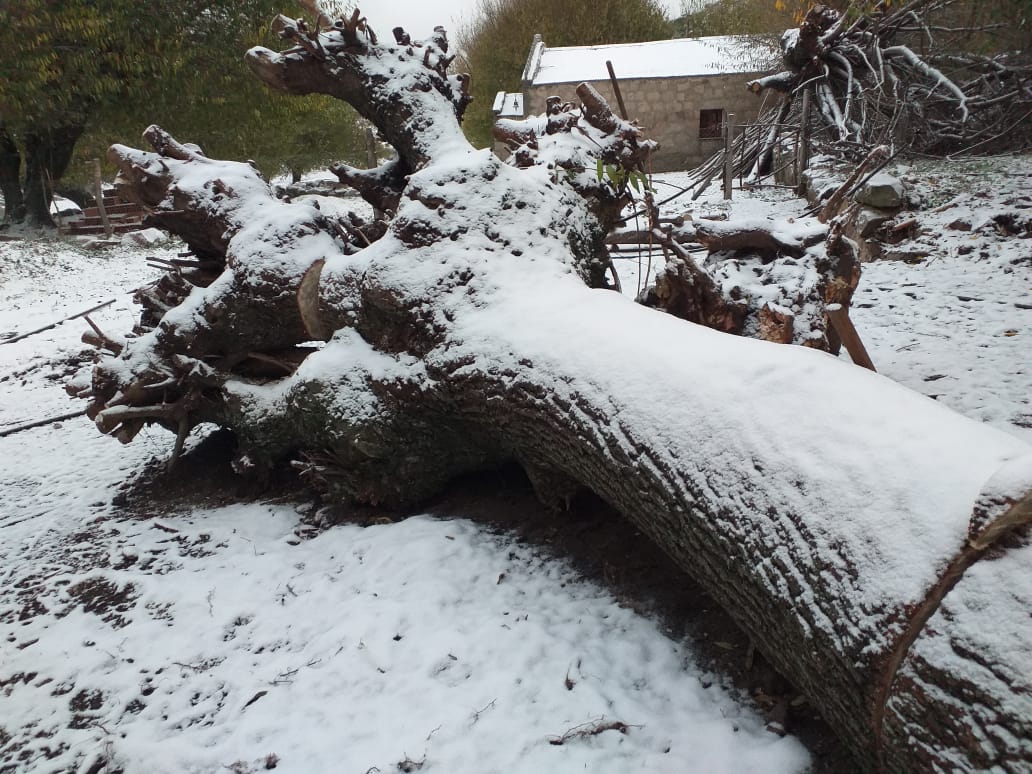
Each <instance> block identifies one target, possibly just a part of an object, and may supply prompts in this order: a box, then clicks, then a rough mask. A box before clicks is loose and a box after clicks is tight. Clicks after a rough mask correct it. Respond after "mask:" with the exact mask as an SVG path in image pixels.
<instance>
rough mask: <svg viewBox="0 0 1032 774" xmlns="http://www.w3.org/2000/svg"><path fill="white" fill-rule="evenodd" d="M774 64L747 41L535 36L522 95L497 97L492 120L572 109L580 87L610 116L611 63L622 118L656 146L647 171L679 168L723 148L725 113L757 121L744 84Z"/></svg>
mask: <svg viewBox="0 0 1032 774" xmlns="http://www.w3.org/2000/svg"><path fill="white" fill-rule="evenodd" d="M776 61H777V52H776V48H774V49H772V47H771V45H770V44H769V42H768V41H767V40H766V39H765V38H762V37H758V36H750V35H724V36H717V37H707V38H675V39H673V40H656V41H652V42H648V43H623V44H618V45H608V46H569V47H556V48H550V47H548V46H547V45H546V44H545V42H544V41H543V40H542V39H541V36H540V35H535V36H534V42H533V44H532V45H531V47H530V54H529V55H528V57H527V64H526V67H525V68H524V71H523V91H522V94H512V93H506V92H499V94H498V97H496V99H495V108H496V111H495V114H496V115H498V116H503V115H504V116H505V117H508V118H516V117H523V116H527V115H536V114H538V113H543V112H544V110H545V100H546V99H547V98H548V97H550V96H552V95H555V96H559V97H561V98H562V99H563V100H570V101H572V102H575V103H576V101H577V97H576V88H577V86H578V85H579V84H580V83H582V82H584V81H587V82H589V83H591V84H592V85H593V86H594V87H595V88H596V89H598V91H599V92H600V93H601V94H602V96H604V97H605V98H606V99H607V100H609V103H610V105H612V107H613V110H614V111H617V110H618V108H617V101H616V99H615V96H614V94H613V88H612V84H611V82H610V79H609V71H608V69H607V67H606V62H612V65H613V71H614V73H615V74H616V78H617V81H618V83H619V86H620V93H621V95H622V96H623V101H624V104H625V105H626V107H627V113H628V117H629V118H631V119H633V120H636V121H637V122H638V124H639V125H640V126H642V127H643V128H644V130H645V132H646V134H647V136H648V137H650V138H651V139H653V140H657V141H658V142H659V144H660V148H659V150H658V151H657V152H656V153H655V154H654V155H653V158H652V171H653V172H664V171H669V170H674V169H685V168H690V167H694V166H696V165H697V164H699V163H701V162H702V161H704V160H705V159H707V158H708V157H709V156H711V155H712V154H713V153H714V152H715V151H717V150H719V149H720V148H721V147H722V145H721V142H722V127H723V124H724V121H725V117H726V115H727V114H728V113H734V115H735V124H736V125H741V124H744V123H749V122H750V121H753V120H755V119H756V116H757V115H758V114H759V111H760V106H761V104H762V102H763V99H762V97H761V96H758V95H756V94H754V93H753V92H751V91H749V90H748V89H747V88H746V83H747V82H748V81H750V80H753V79H754V78H757V77H760V76H761V75H765V74H767V73H769V72H771V71H772V69H773V68H772V65H773V64H774V63H776ZM517 110H519V111H520V113H519V115H515V113H516V111H517Z"/></svg>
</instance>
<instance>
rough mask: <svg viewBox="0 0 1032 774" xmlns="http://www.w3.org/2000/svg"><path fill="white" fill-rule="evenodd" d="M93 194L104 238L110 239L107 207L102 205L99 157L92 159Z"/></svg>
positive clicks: (102, 189)
mask: <svg viewBox="0 0 1032 774" xmlns="http://www.w3.org/2000/svg"><path fill="white" fill-rule="evenodd" d="M93 195H94V197H96V199H97V212H98V213H99V214H100V222H101V224H103V226H104V238H105V239H111V235H112V234H113V233H114V231H113V229H112V228H111V221H110V220H109V219H108V215H107V209H106V208H105V207H104V184H103V181H102V178H101V174H100V159H93Z"/></svg>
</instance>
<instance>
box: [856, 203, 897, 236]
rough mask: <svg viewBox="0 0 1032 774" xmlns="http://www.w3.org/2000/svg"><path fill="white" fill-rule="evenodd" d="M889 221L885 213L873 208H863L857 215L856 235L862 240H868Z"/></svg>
mask: <svg viewBox="0 0 1032 774" xmlns="http://www.w3.org/2000/svg"><path fill="white" fill-rule="evenodd" d="M888 221H889V216H888V215H886V214H885V213H884V212H883V211H881V210H876V209H872V208H871V207H861V208H860V209H859V210H858V211H857V213H856V215H855V222H856V227H855V231H856V234H857V236H859V237H860V238H861V239H867V238H869V237H871V236H873V235H874V233H875V232H876V231H877V230H878V229H879V228H881V227H882V226H883V225H884V224H885V223H887V222H888Z"/></svg>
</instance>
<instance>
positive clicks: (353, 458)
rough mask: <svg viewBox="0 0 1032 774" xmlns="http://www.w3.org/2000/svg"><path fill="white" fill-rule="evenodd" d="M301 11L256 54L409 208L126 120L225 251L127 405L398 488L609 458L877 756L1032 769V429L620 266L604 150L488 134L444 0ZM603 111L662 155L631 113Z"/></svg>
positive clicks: (152, 173) (118, 158)
mask: <svg viewBox="0 0 1032 774" xmlns="http://www.w3.org/2000/svg"><path fill="white" fill-rule="evenodd" d="M278 28H279V29H280V31H281V34H282V35H283V36H284V37H285V38H287V39H289V40H292V41H294V42H295V44H296V45H295V47H294V48H292V49H290V50H288V51H286V52H284V53H275V52H272V51H268V50H265V49H255V50H253V51H252V52H251V53H250V54H249V59H250V61H251V62H252V63H253V65H254V66H255V69H256V71H257V72H258V73H259V75H261V77H263V78H265V79H266V80H267V81H269V82H271V83H273V84H275V85H276V86H278V87H280V88H283V89H285V90H288V91H292V92H297V93H308V92H312V91H324V92H327V93H331V94H334V95H336V96H339V97H341V98H344V99H347V100H348V101H350V102H352V103H353V104H355V105H356V106H357V107H358V108H359V110H360V112H362V113H363V114H364V115H366V116H367V117H369V118H370V120H372V121H374V122H375V123H376V124H377V126H378V128H379V130H380V132H381V134H382V135H383V136H384V137H386V138H387V139H388V140H389V141H390V142H391V143H392V144H394V146H395V148H396V149H397V150H398V153H399V163H400V164H403V165H404V168H405V170H406V171H405V174H404V175H401V174H395V172H396V170H395V172H391V171H390V170H382V173H380V174H374V177H375V178H376V179H377V180H378V183H377V185H376V186H373V187H371V188H370V190H374V189H375V190H378V191H382V190H384V188H385V187H386V188H387V189H390V188H392V187H393V188H394V189H395V190H396V191H397V193H398V196H397V204H396V210H395V211H394V212H393V213H388V217H389V222H387V223H386V224H385V226H384V229H383V233H382V235H380V236H379V237H378V238H371V239H369V240H368V244H366V243H364V242H363V239H362V237H361V236H358V235H356V233H355V224H354V223H353V222H347V223H343V222H341V221H339V220H336V219H333V218H330V217H328V216H326V215H324V214H323V213H321V212H320V211H319V210H318V209H316V208H315V207H314V206H313V205H311V204H307V203H287V202H283V201H279V200H277V199H276V198H275V196H274V195H273V193H272V191H271V189H270V187H269V186H268V184H267V183H266V182H265V181H264V180H262V178H261V177H260V176H259V174H258V173H257V172H256V171H255V170H254V169H253V168H252V167H250V166H249V165H247V164H239V163H231V162H223V161H216V160H213V159H209V158H207V157H205V156H204V155H203V154H201V153H200V152H198V151H197V150H196V149H193V148H190V147H189V146H186V145H182V144H180V143H177V142H175V141H174V140H173V139H172V138H170V137H169V136H168V135H167V134H166V133H164V132H162V131H160V130H158V129H156V128H152V129H151V130H149V131H148V133H147V138H148V140H149V142H150V143H151V145H152V146H153V147H154V151H153V152H150V151H147V152H145V151H139V150H133V149H130V148H126V147H123V146H116V147H115V148H113V149H112V152H111V155H112V158H113V159H114V161H115V162H116V163H118V165H119V167H120V169H121V171H122V176H123V186H124V187H125V188H126V189H127V190H129V191H131V192H134V194H135V198H137V199H138V200H140V201H142V202H143V203H145V204H146V205H148V207H150V208H151V210H152V212H153V217H154V218H155V219H156V220H158V221H160V222H161V223H162V224H163V225H165V226H166V227H167V228H169V229H171V230H172V231H177V232H179V233H183V232H185V233H189V234H201V235H202V236H197V237H196V238H195V239H194V240H193V241H192V242H191V244H194V245H195V246H196V248H197V249H198V250H199V252H201V253H203V254H204V255H205V256H206V258H205V261H204V267H203V271H202V268H189V269H187V270H184V271H182V272H180V273H179V274H180V277H179V279H178V280H177V282H178V284H177V285H176V288H175V292H170V293H169V294H168V295H166V296H163V298H165V299H166V300H167V305H168V306H169V308H168V310H167V311H166V312H165V313H164V314H163V316H162V317H161V319H160V321H159V322H157V324H156V325H153V326H150V325H147V324H143V325H141V327H140V329H139V331H138V334H139V335H137V336H136V337H134V338H130V339H128V340H127V341H126V343H125V346H124V348H123V349H122V350H121V352H120V354H118V355H117V356H110V357H106V358H104V359H103V360H102V361H101V362H100V363H99V364H98V365H97V366H96V367H95V369H94V370H93V372H92V380H91V385H90V387H89V390H87V392H88V393H89V399H90V406H89V413H90V416H91V417H93V418H94V419H95V421H96V423H97V425H98V427H99V428H100V429H101V430H102V431H104V432H109V433H113V434H116V435H118V436H119V437H120V438H121V439H122V440H125V441H128V440H131V439H132V437H133V436H134V435H135V433H136V432H137V431H138V429H139V427H140V426H142V424H143V423H146V422H153V423H157V424H160V425H163V426H165V427H168V428H169V429H171V430H173V431H174V432H176V433H177V434H178V436H179V438H180V441H181V440H182V438H183V437H185V434H186V432H188V431H189V429H190V428H191V427H192V426H194V425H196V424H198V423H200V422H215V423H217V424H219V425H222V426H224V427H228V428H230V429H232V430H233V431H234V432H235V434H236V436H237V438H238V440H239V457H238V460H237V466H238V467H239V468H240V469H241V470H254V469H259V470H260V469H262V468H265V467H267V466H270V465H273V464H275V463H277V462H279V461H282V460H286V459H293V460H296V461H297V463H298V464H299V465H300V466H301V467H302V469H303V471H304V473H305V474H306V475H307V476H308V477H309V478H310V479H311V480H312V481H314V482H316V483H318V484H320V485H321V486H323V487H324V489H325V490H326V491H327V493H328V494H331V495H335V496H338V497H345V498H350V499H354V500H359V501H363V502H370V503H386V504H400V503H406V502H412V501H415V500H418V499H421V498H423V497H426V496H428V495H430V494H431V493H433V492H435V491H436V490H438V489H439V488H440V487H441V486H442V485H443V484H444V483H445V482H446V481H448V480H449V479H451V478H452V477H454V476H456V475H458V474H460V473H463V472H465V471H470V470H476V469H481V468H484V467H486V466H492V465H495V464H498V463H499V462H502V461H510V460H515V461H518V462H519V463H520V464H522V465H523V467H524V469H525V470H526V471H527V473H528V475H529V477H530V479H531V481H532V482H533V483H534V485H535V488H536V490H537V492H538V494H539V496H540V497H541V498H542V499H543V500H545V501H547V502H550V503H551V504H553V505H555V506H556V507H557V508H558V509H561V508H562V506H563V504H564V503H565V502H566V500H567V498H569V497H570V496H571V495H572V494H573V493H575V492H576V491H577V490H578V489H579V488H582V487H584V488H588V489H590V490H592V491H594V492H596V493H597V494H599V495H600V496H601V497H603V498H604V499H606V500H607V501H608V502H610V503H612V504H613V505H614V506H615V507H616V508H618V509H619V510H620V511H622V512H623V513H624V514H626V516H627V517H628V518H629V519H631V520H632V521H633V522H634V523H635V524H636V525H637V526H638V527H639V528H640V529H641V530H642V531H643V532H644V533H646V534H648V535H650V536H651V537H652V538H653V539H654V540H655V541H656V542H657V543H658V544H659V545H661V546H662V547H663V548H664V549H665V550H666V551H667V553H669V554H670V556H671V557H673V558H674V560H675V561H677V562H678V563H679V564H680V565H681V566H682V567H684V568H685V570H686V571H687V572H689V573H691V574H692V575H694V576H695V577H696V578H697V579H698V580H699V581H700V582H701V583H702V584H703V585H704V586H705V587H706V588H707V590H708V591H709V592H710V593H712V595H713V596H714V597H715V598H716V599H718V600H719V601H720V602H721V604H723V605H724V606H725V607H726V608H727V610H728V611H729V612H730V613H731V614H732V615H733V617H734V618H735V619H736V620H737V621H738V622H739V623H740V624H741V626H742V627H743V628H744V629H745V630H746V631H747V632H748V633H749V634H750V635H751V637H752V638H753V640H754V641H755V643H756V645H757V646H758V647H759V648H760V649H761V650H762V651H763V652H764V653H765V654H766V655H767V656H768V658H769V659H770V660H771V662H772V663H774V664H775V665H776V666H777V667H778V668H779V669H780V670H781V671H782V672H783V673H784V674H785V675H786V676H787V677H788V678H790V679H791V680H792V681H793V682H794V683H795V685H796V686H797V687H798V688H799V689H800V690H801V691H803V692H804V693H805V694H806V695H807V696H808V698H809V699H810V701H811V702H812V703H813V705H814V706H815V707H817V708H818V709H819V710H820V711H821V713H822V714H823V715H824V716H825V718H827V720H828V721H829V722H830V723H831V725H832V726H833V727H834V728H835V729H837V731H838V732H839V733H840V734H841V735H842V737H843V739H844V740H845V741H846V742H847V743H848V744H849V746H850V747H851V749H852V750H853V751H854V752H855V754H856V756H857V760H858V762H859V764H860V765H861V766H863V767H865V768H868V769H879V768H888V769H891V770H894V771H917V770H928V769H930V768H935V767H938V768H940V769H943V770H947V769H953V768H956V767H969V768H970V767H988V766H992V765H998V766H1000V767H1003V768H1009V769H1012V770H1018V769H1026V770H1027V769H1032V627H1030V626H1029V615H1030V613H1032V593H1030V591H1029V587H1028V573H1027V567H1026V566H1025V565H1023V564H1022V560H1023V559H1024V560H1025V561H1026V564H1027V557H1026V556H1025V555H1026V554H1028V552H1029V550H1030V549H1029V545H1028V540H1029V536H1028V526H1027V524H1028V522H1029V520H1030V519H1032V513H1030V508H1029V503H1028V499H1027V496H1028V492H1029V491H1030V490H1032V447H1029V446H1028V445H1027V444H1025V443H1023V442H1022V441H1019V440H1017V439H1015V438H1013V437H1010V436H1008V435H1006V434H1004V433H1002V432H999V431H997V430H993V429H991V428H988V427H986V426H983V425H980V424H978V423H976V422H973V421H970V420H968V419H965V418H963V417H961V416H959V415H957V414H955V413H953V412H951V411H949V410H947V409H945V408H944V407H942V406H940V405H938V404H936V403H935V402H933V401H930V400H928V399H927V398H925V397H923V396H920V395H918V394H916V393H913V392H910V391H908V390H906V389H904V388H902V387H900V386H898V385H896V384H894V383H892V382H890V381H888V380H887V379H884V378H882V377H880V376H878V375H876V374H873V373H870V372H867V371H864V370H862V369H858V368H855V367H853V366H851V365H849V364H846V363H843V362H841V361H839V360H837V359H835V358H833V357H831V356H829V355H827V354H826V353H823V352H817V351H813V350H811V349H807V348H804V347H790V346H775V345H771V344H767V343H764V342H761V341H756V340H753V339H748V338H742V337H735V336H728V335H725V334H722V333H719V332H717V331H714V330H711V329H708V328H705V327H701V326H698V325H693V324H690V323H688V322H685V321H683V320H679V319H676V318H675V317H673V316H670V315H665V314H661V313H658V312H656V311H654V310H650V309H646V308H644V307H642V306H640V305H637V304H634V303H633V302H631V301H629V300H628V299H626V298H624V297H622V296H621V295H619V294H617V293H613V292H611V291H608V290H605V289H600V288H599V287H598V283H597V282H596V280H597V278H598V276H599V274H600V272H599V268H600V266H602V265H604V256H605V252H604V244H603V238H604V231H605V228H604V226H603V225H602V223H601V221H600V220H599V217H600V212H601V213H603V214H604V212H606V211H608V208H607V207H602V208H601V209H600V207H599V202H600V201H602V200H601V199H599V198H598V194H599V186H598V184H599V182H600V181H599V180H598V178H597V175H596V174H595V172H594V170H593V169H591V168H590V166H588V165H584V167H583V168H582V167H580V166H576V165H573V166H569V167H563V166H557V165H556V164H555V163H531V164H529V165H528V166H526V167H525V168H515V167H512V166H507V165H505V164H503V163H502V162H500V161H499V160H498V159H497V158H495V157H494V156H493V155H492V154H490V153H489V152H488V151H478V150H474V149H473V148H472V147H471V146H470V145H469V144H468V143H467V142H466V141H465V139H464V137H463V135H462V132H461V129H460V127H459V116H460V114H461V112H462V111H461V109H462V107H463V106H464V100H465V97H464V96H463V91H462V88H461V84H462V79H458V80H456V79H455V78H453V77H450V76H448V75H447V73H446V70H447V62H448V61H449V60H448V55H447V53H446V52H447V41H446V38H445V36H444V33H443V31H442V30H438V32H437V33H436V34H435V35H434V37H433V38H432V39H430V40H427V41H423V42H416V41H412V40H410V39H409V37H408V35H406V34H405V33H404V31H403V30H400V29H399V30H395V36H394V37H395V42H393V43H384V42H379V41H378V39H377V38H376V37H375V35H374V34H373V32H372V30H371V29H370V27H369V25H368V24H367V23H366V22H365V20H364V19H362V18H361V17H360V15H358V14H357V13H356V14H355V15H354V16H353V17H352V18H351V19H348V20H341V21H339V22H337V23H336V24H335V25H334V27H333V28H332V29H329V30H326V31H323V32H318V31H313V30H308V29H307V28H306V27H305V26H304V25H303V24H301V23H298V22H292V21H290V20H284V19H282V18H281V19H280V20H279V21H278ZM589 96H590V95H589ZM591 109H592V108H591V106H589V108H588V112H590V111H591ZM559 112H562V111H559ZM597 118H598V115H597V114H596V119H597ZM585 120H586V121H587V126H586V127H585V128H584V131H585V132H590V133H593V134H592V136H593V137H594V138H597V139H599V140H601V142H602V144H603V146H604V147H610V146H609V145H608V144H609V143H613V145H612V146H611V147H612V148H613V149H614V150H613V156H612V158H613V159H614V160H618V159H620V158H625V157H626V158H628V159H631V158H632V157H633V155H634V154H633V150H628V152H627V155H626V156H624V155H622V153H621V152H620V151H619V148H621V147H623V148H625V149H626V148H628V147H629V146H628V145H627V143H629V142H630V140H631V139H632V138H631V134H634V135H635V136H636V132H634V131H633V127H632V126H631V125H629V124H626V123H625V122H621V121H620V120H619V119H615V123H610V122H608V120H606V121H600V120H599V121H596V123H592V121H591V119H585ZM603 124H605V126H603ZM607 126H608V131H607ZM588 127H590V128H588ZM553 151H554V152H555V153H559V152H560V150H559V149H558V148H554V149H553V150H552V151H549V150H548V149H547V148H542V147H540V146H539V147H538V148H537V149H536V153H538V154H539V155H540V154H541V153H542V152H548V153H552V152H553ZM579 175H584V176H585V177H584V178H582V179H578V176H579ZM592 181H594V182H592ZM376 197H377V199H378V200H379V201H380V202H381V203H383V202H384V199H383V197H382V196H381V195H380V194H377V195H376ZM202 223H203V228H202V227H201V224H202ZM363 233H364V232H363ZM202 237H203V238H202ZM374 237H375V235H374ZM213 266H214V268H212V267H213ZM204 272H206V273H204ZM593 286H594V287H593ZM158 300H160V299H158ZM157 308H158V307H157V306H155V307H154V309H155V310H156V309H157ZM775 311H776V310H775ZM772 320H773V318H772ZM259 364H260V365H261V367H260V368H259V367H258V366H259ZM277 370H278V373H276V371H277ZM72 389H73V391H75V392H77V393H81V390H82V386H81V385H75V386H73V388H72ZM180 446H181V443H180ZM177 448H178V447H177ZM988 624H991V627H992V628H991V630H990V629H987V626H988ZM926 718H927V719H928V720H927V722H925V719H926Z"/></svg>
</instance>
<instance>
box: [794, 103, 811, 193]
mask: <svg viewBox="0 0 1032 774" xmlns="http://www.w3.org/2000/svg"><path fill="white" fill-rule="evenodd" d="M799 113H800V116H799V145H798V146H797V147H796V193H797V194H799V195H800V196H803V195H805V194H806V184H805V183H804V182H803V172H805V171H806V168H807V167H808V166H810V90H809V89H803V104H802V107H801V109H800V111H799Z"/></svg>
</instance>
